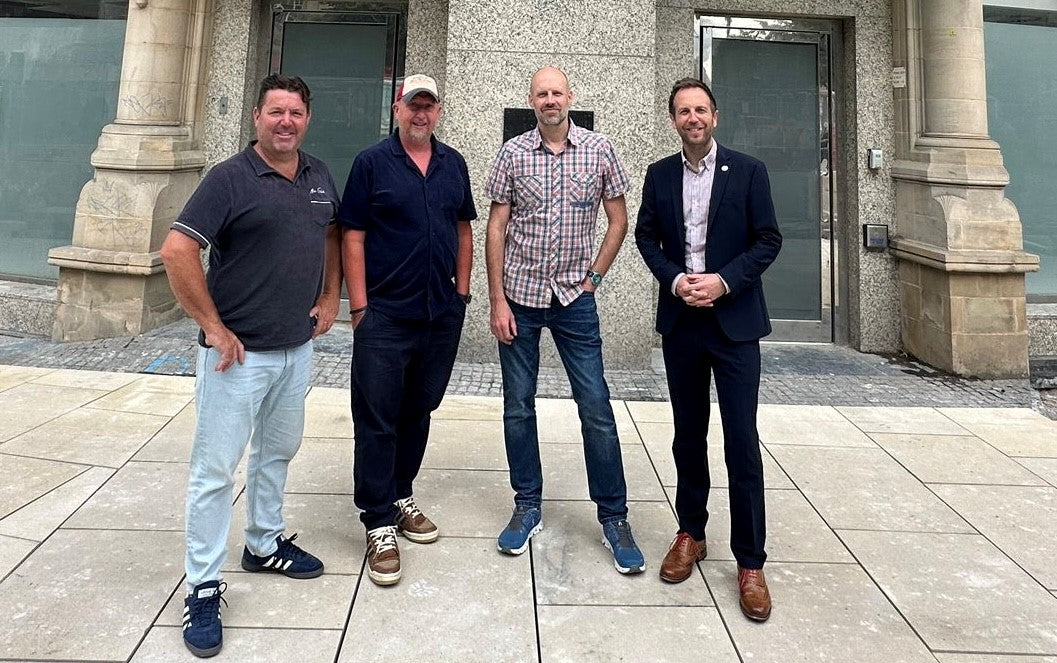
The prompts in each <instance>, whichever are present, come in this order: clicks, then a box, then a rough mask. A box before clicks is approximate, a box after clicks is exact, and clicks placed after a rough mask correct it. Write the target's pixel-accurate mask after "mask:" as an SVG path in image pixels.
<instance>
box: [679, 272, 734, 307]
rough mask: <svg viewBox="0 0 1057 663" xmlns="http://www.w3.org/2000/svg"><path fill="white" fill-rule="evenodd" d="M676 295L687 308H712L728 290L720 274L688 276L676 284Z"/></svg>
mask: <svg viewBox="0 0 1057 663" xmlns="http://www.w3.org/2000/svg"><path fill="white" fill-rule="evenodd" d="M675 294H676V296H677V297H679V298H680V299H682V300H683V301H684V302H686V305H687V306H695V307H698V306H712V303H713V302H714V301H715V300H717V299H719V298H720V297H722V296H723V295H725V294H727V289H726V287H724V286H723V280H722V279H721V278H719V275H718V274H686V275H684V276H683V277H682V278H680V279H679V282H678V283H676V284H675Z"/></svg>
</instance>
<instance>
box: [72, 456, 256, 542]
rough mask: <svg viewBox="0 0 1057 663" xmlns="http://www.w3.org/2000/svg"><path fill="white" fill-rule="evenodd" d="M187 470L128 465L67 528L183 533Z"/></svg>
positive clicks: (177, 465) (166, 465) (164, 465)
mask: <svg viewBox="0 0 1057 663" xmlns="http://www.w3.org/2000/svg"><path fill="white" fill-rule="evenodd" d="M187 467H188V466H187V464H186V463H138V462H130V463H127V464H126V465H125V466H124V467H122V468H121V469H120V470H118V471H117V473H115V474H114V476H113V477H111V478H110V479H109V480H108V481H107V482H106V485H104V486H103V487H102V488H101V489H100V490H98V491H97V492H96V493H95V494H94V495H93V496H92V497H91V499H89V500H88V502H87V503H85V505H84V506H82V507H81V508H80V509H78V510H77V513H75V514H73V516H72V517H71V518H70V519H69V520H68V521H66V523H65V525H64V527H75V528H81V529H145V530H169V531H173V532H183V531H184V510H185V498H186V495H187ZM234 498H235V493H232V499H234Z"/></svg>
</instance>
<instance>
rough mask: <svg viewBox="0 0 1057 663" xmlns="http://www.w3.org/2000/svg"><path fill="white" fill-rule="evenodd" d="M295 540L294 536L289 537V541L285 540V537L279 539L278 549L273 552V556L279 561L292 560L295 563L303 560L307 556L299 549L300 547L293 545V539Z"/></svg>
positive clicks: (295, 536)
mask: <svg viewBox="0 0 1057 663" xmlns="http://www.w3.org/2000/svg"><path fill="white" fill-rule="evenodd" d="M296 538H297V535H296V534H294V535H293V536H291V537H290V538H289V539H287V538H285V537H284V538H280V539H279V547H278V548H277V549H276V550H275V556H276V557H278V558H279V559H281V560H287V559H290V560H293V561H295V562H297V561H300V560H301V559H303V558H304V557H305V555H306V554H308V553H306V552H305V551H304V550H302V549H301V547H300V546H298V545H297V544H296V543H294V539H296Z"/></svg>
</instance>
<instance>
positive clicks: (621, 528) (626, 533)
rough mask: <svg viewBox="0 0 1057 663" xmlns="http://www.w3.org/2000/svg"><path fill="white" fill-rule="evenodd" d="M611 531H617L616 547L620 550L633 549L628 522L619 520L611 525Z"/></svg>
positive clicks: (633, 540) (633, 541)
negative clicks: (620, 548)
mask: <svg viewBox="0 0 1057 663" xmlns="http://www.w3.org/2000/svg"><path fill="white" fill-rule="evenodd" d="M613 529H615V530H616V531H617V545H619V546H620V547H622V548H634V547H635V539H634V538H632V536H631V526H630V525H628V521H626V520H621V521H619V522H616V523H613Z"/></svg>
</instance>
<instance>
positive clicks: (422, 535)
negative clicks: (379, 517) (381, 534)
mask: <svg viewBox="0 0 1057 663" xmlns="http://www.w3.org/2000/svg"><path fill="white" fill-rule="evenodd" d="M396 508H397V509H398V510H399V511H400V512H399V513H398V514H396V527H397V530H398V531H399V532H400V533H401V534H403V535H404V536H405V537H406V538H407V539H408V540H409V541H414V542H415V543H433V542H434V541H436V540H437V537H438V536H440V532H439V531H438V530H437V526H436V525H434V524H433V521H432V520H430V519H429V518H427V517H426V515H425V514H424V513H422V511H421V510H420V509H419V508H418V506H417V505H416V504H415V498H414V497H405V498H404V499H402V500H397V501H396Z"/></svg>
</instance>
